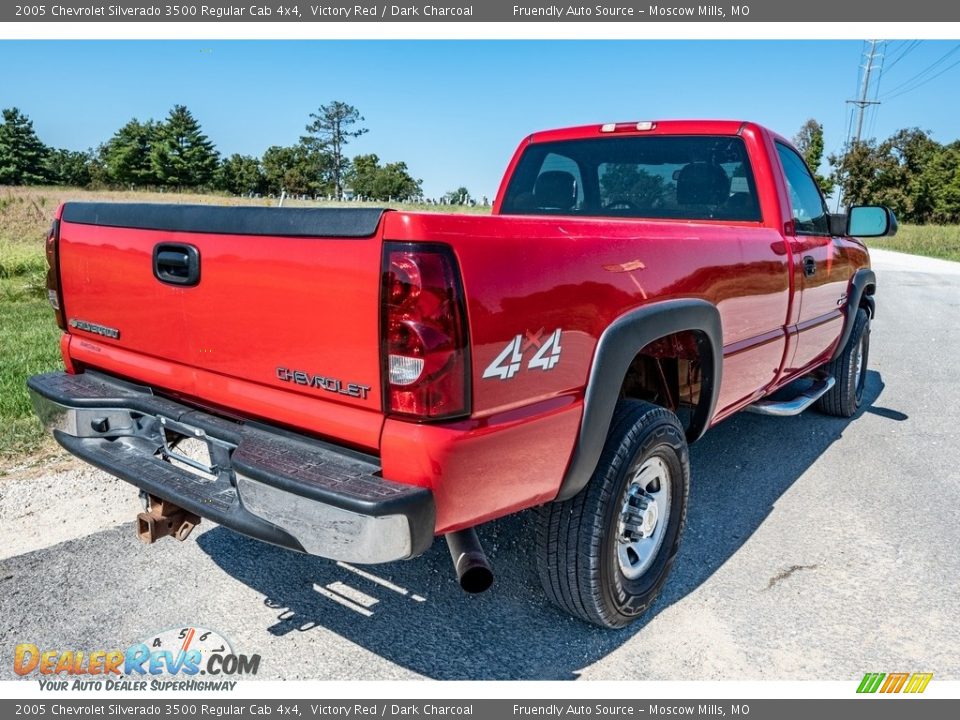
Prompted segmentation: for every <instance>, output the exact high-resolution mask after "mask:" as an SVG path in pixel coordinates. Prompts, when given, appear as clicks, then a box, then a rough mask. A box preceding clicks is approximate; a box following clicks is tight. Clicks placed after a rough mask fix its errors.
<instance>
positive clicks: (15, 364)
mask: <svg viewBox="0 0 960 720" xmlns="http://www.w3.org/2000/svg"><path fill="white" fill-rule="evenodd" d="M34 281H35V278H32V277H30V276H29V275H25V276H21V277H16V278H8V279H3V280H0V457H10V456H20V455H24V454H26V453H29V452H31V451H34V450H36V449H38V448H39V447H40V446H41V445H42V444H43V443H44V442H45V441H46V434H45V433H44V432H43V428H42V427H41V426H40V423H39V422H38V421H37V420H36V418H35V417H34V415H33V409H32V408H31V406H30V398H29V397H28V395H27V388H26V384H25V383H26V381H27V377H28V376H30V375H33V374H35V373H39V372H46V371H48V370H54V369H56V368H59V367H62V364H61V361H60V343H59V342H58V339H59V337H60V330H59V328H57V325H56V323H55V322H54V319H53V311H52V310H51V309H50V304H49V303H48V302H47V299H46V289H45V288H44V287H43V286H42V285H41V287H40V291H39V292H41V293H42V294H40V296H39V297H38V294H39V293H38V289H37V287H36V285H35V283H34Z"/></svg>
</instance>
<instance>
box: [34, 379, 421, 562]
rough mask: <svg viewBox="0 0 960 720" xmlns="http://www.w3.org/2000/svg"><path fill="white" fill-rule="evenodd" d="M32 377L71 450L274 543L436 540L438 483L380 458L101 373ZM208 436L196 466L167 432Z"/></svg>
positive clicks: (340, 556)
mask: <svg viewBox="0 0 960 720" xmlns="http://www.w3.org/2000/svg"><path fill="white" fill-rule="evenodd" d="M27 385H28V387H29V389H30V394H31V397H32V400H33V404H34V409H35V410H36V412H37V415H38V416H39V417H40V419H41V420H42V421H43V422H44V424H45V425H46V426H47V427H48V428H49V429H51V430H52V431H53V435H54V437H55V438H56V440H57V442H59V443H60V444H61V445H62V446H63V447H64V448H66V449H67V450H68V451H70V452H71V453H73V454H74V455H76V456H77V457H79V458H81V459H83V460H85V461H87V462H89V463H91V464H92V465H95V466H97V467H99V468H101V469H103V470H105V471H107V472H109V473H111V474H113V475H116V476H117V477H119V478H121V479H123V480H125V481H127V482H129V483H131V484H133V485H135V486H137V487H138V488H140V489H141V490H143V491H145V492H147V493H149V494H150V495H154V496H156V497H159V498H163V499H165V500H168V501H170V502H172V503H174V504H175V505H179V506H180V507H182V508H184V509H185V510H188V511H190V512H192V513H195V514H197V515H199V516H201V517H205V518H208V519H210V520H213V521H214V522H217V523H219V524H221V525H223V526H225V527H228V528H231V529H232V530H236V531H237V532H240V533H243V534H244V535H249V536H251V537H255V538H257V539H259V540H263V541H265V542H269V543H273V544H275V545H280V546H283V547H287V548H291V549H294V550H299V551H302V552H307V553H310V554H313V555H320V556H323V557H328V558H332V559H335V560H344V561H348V562H356V563H381V562H388V561H391V560H400V559H404V558H410V557H414V556H416V555H419V554H420V553H422V552H424V551H425V550H426V549H427V548H429V547H430V545H431V544H432V542H433V537H434V527H435V522H436V511H435V507H434V500H433V495H432V493H431V492H430V491H429V490H427V489H425V488H420V487H416V486H412V485H405V484H401V483H394V482H390V481H388V480H385V479H384V478H383V477H381V475H380V468H379V466H378V463H377V459H376V458H373V457H370V456H367V455H363V454H360V453H355V452H352V451H350V450H346V449H344V448H339V447H336V446H333V445H330V444H327V443H323V442H320V441H317V440H312V439H307V438H303V437H298V436H293V435H289V434H287V433H285V432H283V431H279V430H276V429H272V428H267V427H264V426H260V425H255V424H251V423H237V422H232V421H229V420H225V419H223V418H220V417H217V416H215V415H210V414H208V413H205V412H202V411H199V410H195V409H193V408H191V407H189V406H186V405H182V404H180V403H177V402H173V401H171V400H168V399H166V398H161V397H157V396H155V395H153V394H152V393H151V392H150V391H149V389H146V388H142V387H138V386H134V385H130V384H127V383H124V382H121V381H118V380H116V379H114V378H110V377H108V376H104V375H100V374H95V373H92V372H87V373H83V374H80V375H68V374H66V373H47V374H44V375H35V376H33V377H31V378H30V379H29V380H28V382H27ZM172 436H175V437H179V438H183V437H190V438H195V439H196V440H199V441H200V442H201V443H203V444H205V445H206V448H207V454H208V455H209V459H208V460H206V461H205V462H203V463H200V465H201V466H202V468H198V469H189V465H188V463H189V462H190V459H189V458H187V459H184V457H182V456H180V454H179V453H178V452H177V451H176V450H175V449H174V448H173V447H172V446H171V445H170V443H169V442H168V441H169V438H170V437H172Z"/></svg>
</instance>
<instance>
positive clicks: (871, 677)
mask: <svg viewBox="0 0 960 720" xmlns="http://www.w3.org/2000/svg"><path fill="white" fill-rule="evenodd" d="M884 677H886V676H885V675H884V674H883V673H867V674H866V675H864V676H863V680H861V681H860V687H858V688H857V692H858V693H875V692H876V691H877V688H879V687H880V683H881V682H882V681H883V678H884Z"/></svg>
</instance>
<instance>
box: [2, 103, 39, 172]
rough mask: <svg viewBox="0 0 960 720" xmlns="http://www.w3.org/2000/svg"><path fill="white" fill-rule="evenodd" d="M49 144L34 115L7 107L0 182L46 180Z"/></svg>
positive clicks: (3, 129)
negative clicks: (43, 139)
mask: <svg viewBox="0 0 960 720" xmlns="http://www.w3.org/2000/svg"><path fill="white" fill-rule="evenodd" d="M47 153H48V150H47V147H46V146H45V145H44V144H43V143H42V142H40V138H38V137H37V133H36V132H35V131H34V129H33V122H31V120H30V118H28V117H27V116H26V115H24V114H23V113H21V112H20V111H19V110H18V109H17V108H7V109H6V110H4V111H3V123H2V124H0V185H40V184H43V183H44V182H46V179H47V178H46V172H45V169H44V161H45V160H46V157H47Z"/></svg>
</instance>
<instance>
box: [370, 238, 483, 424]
mask: <svg viewBox="0 0 960 720" xmlns="http://www.w3.org/2000/svg"><path fill="white" fill-rule="evenodd" d="M382 303H383V323H382V330H381V333H382V336H383V355H384V366H385V367H384V384H385V391H384V404H385V408H384V409H385V410H386V411H387V412H388V413H392V414H396V415H408V416H411V417H416V418H419V419H425V420H426V419H430V420H435V419H440V418H451V417H457V416H461V415H467V414H469V412H470V358H469V354H468V345H467V315H466V310H465V308H464V301H463V290H462V287H461V284H460V273H459V271H458V269H457V262H456V258H454V256H453V252H452V251H451V250H450V248H448V247H444V246H439V245H420V244H406V243H387V244H386V245H385V246H384V254H383V294H382Z"/></svg>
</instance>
